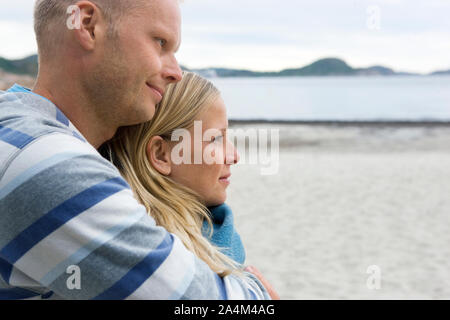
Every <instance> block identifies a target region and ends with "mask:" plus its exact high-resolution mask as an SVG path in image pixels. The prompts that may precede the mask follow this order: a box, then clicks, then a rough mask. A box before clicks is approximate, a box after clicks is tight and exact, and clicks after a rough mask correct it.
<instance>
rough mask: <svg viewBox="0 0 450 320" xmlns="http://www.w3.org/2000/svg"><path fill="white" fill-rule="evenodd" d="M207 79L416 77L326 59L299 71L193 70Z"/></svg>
mask: <svg viewBox="0 0 450 320" xmlns="http://www.w3.org/2000/svg"><path fill="white" fill-rule="evenodd" d="M192 71H194V72H197V73H199V74H201V75H203V76H206V77H292V76H297V77H298V76H316V77H320V76H395V75H415V74H412V73H405V72H395V71H394V70H392V69H390V68H386V67H383V66H372V67H369V68H353V67H351V66H349V65H348V64H347V63H346V62H345V61H344V60H341V59H338V58H326V59H320V60H318V61H316V62H313V63H311V64H309V65H307V66H305V67H302V68H297V69H285V70H282V71H280V72H256V71H249V70H238V69H225V68H207V69H194V70H192Z"/></svg>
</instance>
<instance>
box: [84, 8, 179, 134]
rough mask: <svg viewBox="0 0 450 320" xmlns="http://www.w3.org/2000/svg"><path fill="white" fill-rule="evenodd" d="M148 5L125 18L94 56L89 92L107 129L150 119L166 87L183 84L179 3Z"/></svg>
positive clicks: (126, 15)
mask: <svg viewBox="0 0 450 320" xmlns="http://www.w3.org/2000/svg"><path fill="white" fill-rule="evenodd" d="M148 2H149V4H148V5H146V6H144V7H142V8H139V9H138V10H135V11H134V12H132V13H130V14H125V15H124V17H123V18H122V20H121V21H120V23H119V24H118V26H116V29H117V34H116V35H115V36H114V37H112V38H111V39H110V38H106V39H105V43H104V47H103V50H99V53H98V57H97V58H98V59H97V64H96V67H95V70H93V77H92V78H91V81H90V83H89V87H90V91H91V95H94V96H95V97H96V98H95V99H94V101H95V100H98V101H99V104H100V105H102V106H101V110H99V112H100V113H101V115H102V119H108V121H110V122H111V125H116V126H125V125H132V124H137V123H142V122H145V121H148V120H151V119H152V117H153V115H154V114H155V108H156V105H157V104H158V103H159V102H160V101H161V98H162V95H163V94H164V92H165V89H166V86H167V85H168V84H169V83H172V82H177V81H180V80H181V76H182V73H181V70H180V67H179V65H178V62H177V60H176V58H175V52H176V51H177V50H178V48H179V45H180V41H181V15H180V9H179V6H178V1H177V0H151V1H148ZM104 102H108V103H107V104H108V105H106V106H105V105H104Z"/></svg>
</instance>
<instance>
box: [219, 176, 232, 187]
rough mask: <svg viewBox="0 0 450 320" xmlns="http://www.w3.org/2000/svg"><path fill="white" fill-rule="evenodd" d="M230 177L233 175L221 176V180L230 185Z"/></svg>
mask: <svg viewBox="0 0 450 320" xmlns="http://www.w3.org/2000/svg"><path fill="white" fill-rule="evenodd" d="M230 177H231V175H227V176H224V177H220V178H219V181H220V182H222V183H224V184H226V185H228V184H230Z"/></svg>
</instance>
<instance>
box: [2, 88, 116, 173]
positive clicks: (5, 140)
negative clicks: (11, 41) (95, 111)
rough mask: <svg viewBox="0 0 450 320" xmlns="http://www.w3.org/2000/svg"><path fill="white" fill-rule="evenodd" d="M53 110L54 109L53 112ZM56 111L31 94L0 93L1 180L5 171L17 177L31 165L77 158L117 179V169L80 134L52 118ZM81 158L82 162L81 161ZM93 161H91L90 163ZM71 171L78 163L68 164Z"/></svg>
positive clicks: (69, 162) (54, 117) (55, 117)
mask: <svg viewBox="0 0 450 320" xmlns="http://www.w3.org/2000/svg"><path fill="white" fill-rule="evenodd" d="M52 108H53V109H52ZM52 112H53V113H55V112H56V108H55V107H54V106H52V105H51V104H50V103H48V104H46V103H45V102H42V101H39V100H36V99H35V98H34V97H32V96H30V95H29V94H23V93H8V92H7V93H2V94H0V181H1V180H4V178H5V177H4V176H5V172H6V171H9V172H10V174H13V175H17V174H20V171H22V170H23V168H24V167H27V168H30V166H29V164H31V163H33V164H35V165H39V163H40V162H49V161H50V162H51V161H56V160H55V159H60V160H61V159H64V157H66V158H67V159H77V160H78V162H77V163H78V164H79V163H80V162H81V163H83V161H84V162H86V161H89V162H91V163H92V162H96V163H98V164H99V167H98V168H99V170H103V171H104V170H107V171H109V174H110V175H114V176H117V175H118V172H117V170H116V169H115V168H114V167H113V166H112V165H111V164H110V163H109V162H108V161H106V160H104V159H103V158H102V157H101V156H100V154H99V153H98V152H97V151H96V150H95V148H94V147H92V146H91V145H90V144H89V143H88V142H87V141H86V140H85V139H84V138H83V137H81V136H80V135H79V134H77V132H76V131H75V130H74V129H72V128H70V127H69V126H67V125H64V124H63V123H60V122H59V121H58V119H57V116H56V115H55V116H52ZM80 159H82V160H80ZM88 159H90V160H88ZM65 163H67V165H68V168H69V167H70V164H71V163H75V161H66V162H65Z"/></svg>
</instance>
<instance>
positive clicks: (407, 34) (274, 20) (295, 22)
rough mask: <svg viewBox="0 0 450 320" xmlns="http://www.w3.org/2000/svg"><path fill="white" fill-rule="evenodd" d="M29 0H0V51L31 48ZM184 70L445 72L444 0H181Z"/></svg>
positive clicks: (447, 16) (449, 52)
mask: <svg viewBox="0 0 450 320" xmlns="http://www.w3.org/2000/svg"><path fill="white" fill-rule="evenodd" d="M33 4H34V0H14V1H10V0H1V9H0V10H1V11H0V43H1V45H0V56H3V57H7V58H22V57H24V56H27V55H29V54H33V53H35V52H36V44H35V39H34V34H33V26H32V12H33ZM181 8H182V14H183V30H182V32H183V42H182V46H181V49H180V51H179V53H178V55H177V57H178V60H179V62H180V63H181V64H183V65H186V66H187V67H190V68H199V67H211V66H215V67H231V68H245V69H253V70H270V71H277V70H281V69H284V68H292V67H301V66H304V65H305V64H308V63H311V62H313V61H315V60H317V59H319V58H324V57H338V58H342V59H344V60H346V61H347V62H348V63H349V64H350V65H352V66H354V67H366V66H371V65H384V66H388V67H391V68H393V69H395V70H401V71H411V72H422V73H427V72H430V71H434V70H437V69H450V1H449V0H426V1H425V0H373V1H367V0H316V1H310V0H309V1H303V0H238V1H234V0H233V1H223V0H184V2H183V3H182V4H181Z"/></svg>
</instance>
